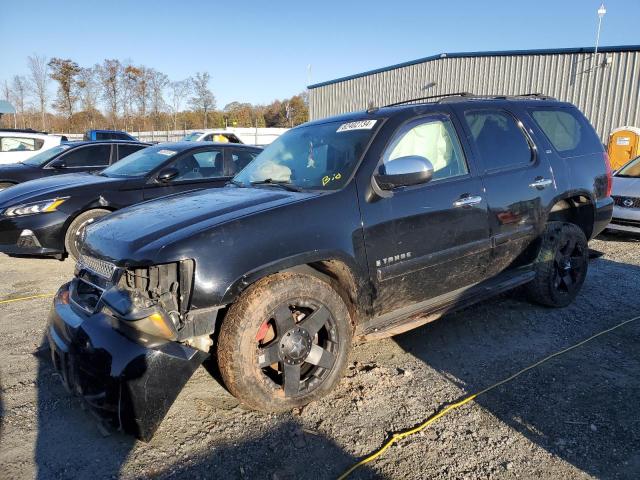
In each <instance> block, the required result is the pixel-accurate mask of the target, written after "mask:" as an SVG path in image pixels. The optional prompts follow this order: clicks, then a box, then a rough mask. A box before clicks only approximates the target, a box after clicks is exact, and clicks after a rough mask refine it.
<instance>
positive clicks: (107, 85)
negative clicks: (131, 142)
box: [98, 59, 122, 128]
mask: <svg viewBox="0 0 640 480" xmlns="http://www.w3.org/2000/svg"><path fill="white" fill-rule="evenodd" d="M98 76H99V78H100V84H101V85H102V97H103V98H104V100H105V101H106V102H107V108H108V112H109V116H110V118H111V124H112V126H113V128H116V121H117V119H118V109H119V106H120V100H121V96H122V92H121V89H120V86H121V83H122V79H121V77H122V64H121V63H120V61H119V60H115V59H112V60H105V61H104V62H102V65H100V67H99V70H98Z"/></svg>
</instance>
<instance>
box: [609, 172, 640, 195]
mask: <svg viewBox="0 0 640 480" xmlns="http://www.w3.org/2000/svg"><path fill="white" fill-rule="evenodd" d="M611 194H612V195H616V196H619V197H640V178H628V177H613V189H612V192H611Z"/></svg>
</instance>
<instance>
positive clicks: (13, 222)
mask: <svg viewBox="0 0 640 480" xmlns="http://www.w3.org/2000/svg"><path fill="white" fill-rule="evenodd" d="M261 151H262V150H261V149H260V148H259V147H254V146H249V145H240V144H219V143H213V142H199V143H193V142H180V143H164V144H160V145H155V146H153V147H148V148H145V149H142V150H139V151H137V152H135V153H133V154H131V155H129V156H128V157H127V158H125V159H123V160H121V161H119V162H118V163H116V164H114V165H111V166H110V167H109V168H107V169H105V170H103V171H101V172H96V173H93V174H92V173H75V174H69V175H59V176H55V177H48V178H42V179H39V180H33V181H30V182H26V183H23V184H20V185H16V186H13V187H11V188H8V189H5V190H3V191H1V192H0V252H3V253H6V254H8V255H14V256H15V255H17V256H22V255H38V256H41V255H44V256H55V257H57V258H60V259H62V258H64V256H65V255H66V254H69V255H71V256H72V257H74V258H77V256H78V250H77V246H76V242H77V239H78V236H79V235H80V234H81V233H82V231H83V229H84V227H85V226H86V225H88V224H89V223H91V222H93V221H95V220H97V219H98V218H100V217H103V216H105V215H108V214H109V213H111V212H113V211H115V210H118V209H120V208H123V207H126V206H129V205H132V204H134V203H139V202H142V201H144V200H150V199H153V198H157V197H161V196H165V195H170V194H174V193H178V192H183V191H187V190H194V189H201V188H209V187H222V186H224V185H225V183H226V182H227V181H228V180H229V179H231V177H232V176H233V175H235V173H236V172H238V171H239V170H241V169H242V168H244V167H245V166H246V165H247V164H248V163H249V162H250V161H251V160H253V158H255V157H256V156H257V155H258V154H259V153H260V152H261ZM150 220H153V219H150Z"/></svg>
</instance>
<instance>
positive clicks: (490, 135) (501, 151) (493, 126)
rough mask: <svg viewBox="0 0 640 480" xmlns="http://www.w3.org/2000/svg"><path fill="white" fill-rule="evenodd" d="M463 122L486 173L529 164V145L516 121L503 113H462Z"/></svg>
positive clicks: (485, 111) (494, 111)
mask: <svg viewBox="0 0 640 480" xmlns="http://www.w3.org/2000/svg"><path fill="white" fill-rule="evenodd" d="M464 118H465V121H466V122H467V125H468V126H469V130H471V136H472V138H473V141H474V142H475V145H476V148H477V150H478V153H479V154H480V158H481V159H482V161H483V163H484V166H485V169H486V170H494V169H499V168H505V167H513V166H517V165H526V164H528V163H529V162H530V161H531V159H532V152H531V147H530V146H529V142H528V141H527V138H526V137H525V135H524V132H523V131H522V129H521V128H520V126H519V125H518V122H517V121H516V119H515V118H513V117H512V116H511V115H510V114H508V113H507V112H503V111H498V110H474V111H467V112H465V113H464Z"/></svg>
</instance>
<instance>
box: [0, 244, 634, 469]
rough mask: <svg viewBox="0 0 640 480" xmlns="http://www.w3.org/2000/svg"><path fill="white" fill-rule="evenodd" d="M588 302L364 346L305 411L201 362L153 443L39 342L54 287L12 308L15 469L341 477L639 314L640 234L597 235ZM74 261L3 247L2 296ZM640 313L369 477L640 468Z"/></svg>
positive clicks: (53, 275) (520, 308) (2, 419)
mask: <svg viewBox="0 0 640 480" xmlns="http://www.w3.org/2000/svg"><path fill="white" fill-rule="evenodd" d="M591 247H592V248H594V249H596V250H599V251H602V252H604V256H602V257H601V258H599V259H597V260H594V261H592V263H591V265H590V272H589V276H588V279H587V282H586V284H585V286H584V288H583V290H582V293H581V295H580V296H579V298H578V299H577V301H576V302H575V303H574V304H573V305H572V306H570V307H568V308H566V309H562V310H550V309H546V308H542V307H537V306H532V305H530V304H528V303H527V302H525V301H524V300H523V299H521V298H520V296H519V295H518V294H517V293H515V294H510V295H505V296H501V297H498V298H496V299H493V300H490V301H487V302H484V303H482V304H479V305H476V306H474V307H472V308H469V309H466V310H464V311H461V312H458V313H456V314H453V315H449V316H448V317H446V318H444V319H442V320H440V321H438V322H435V323H432V324H430V325H427V326H425V327H422V328H420V329H417V330H414V331H411V332H409V333H406V334H403V335H400V336H398V337H394V338H391V339H386V340H382V341H378V342H373V343H369V344H364V345H359V346H357V347H355V348H354V350H353V353H352V357H351V361H350V364H349V369H348V372H347V375H346V378H345V379H344V380H343V381H342V382H341V384H340V385H339V387H338V388H337V389H336V390H335V391H334V392H333V393H332V394H331V395H329V396H328V397H326V398H324V399H322V400H320V401H318V402H315V403H313V404H311V405H309V406H307V407H306V408H304V409H303V410H302V411H295V412H292V413H287V414H281V415H266V414H261V413H256V412H252V411H248V410H245V409H243V408H242V406H240V405H238V403H237V401H235V399H234V398H233V397H231V396H230V395H229V394H228V393H226V391H225V390H224V389H223V388H221V387H220V386H219V385H218V384H217V383H216V382H215V381H214V380H213V379H212V377H211V376H210V375H209V373H208V372H207V371H206V370H205V368H201V369H200V370H198V372H196V374H195V376H194V377H193V378H192V380H191V381H190V382H189V383H188V384H187V386H186V388H185V389H184V390H183V392H182V393H181V394H180V396H179V397H178V400H177V401H176V403H175V404H174V406H173V407H172V408H171V410H170V412H169V414H168V416H167V418H166V419H165V420H164V422H163V424H162V425H161V427H160V429H159V430H158V432H157V434H156V436H155V437H154V438H153V440H152V441H151V442H150V443H147V444H145V443H142V442H138V441H135V440H134V439H132V438H131V437H128V436H125V435H122V434H119V433H115V432H112V433H111V434H109V435H105V434H104V433H101V431H100V429H99V428H97V425H96V423H95V422H94V421H93V418H92V417H91V416H90V414H89V413H88V412H85V411H83V410H82V409H81V406H80V403H79V402H78V401H77V400H76V399H73V398H72V397H70V396H69V395H68V394H67V393H66V392H65V390H64V389H63V387H62V386H61V384H60V381H59V379H58V378H57V375H56V374H55V373H54V371H53V370H52V368H51V366H50V364H49V361H48V358H47V357H46V355H43V354H38V353H37V351H38V348H39V346H40V344H41V340H42V333H43V330H44V326H45V323H46V316H47V312H48V309H49V303H50V299H35V300H28V301H24V302H17V303H9V304H4V305H0V326H1V327H2V334H1V335H0V478H2V479H13V478H17V479H22V478H34V477H37V478H42V479H45V478H46V479H48V478H55V479H62V478H92V479H102V478H125V479H135V478H147V477H154V478H239V479H240V478H252V479H253V478H265V479H272V480H277V479H293V478H302V477H304V478H335V477H337V476H338V475H339V474H340V473H341V472H342V471H343V470H344V469H346V468H347V467H348V466H350V465H351V464H352V463H353V462H355V461H356V460H357V459H359V458H361V457H362V456H364V455H365V454H367V453H368V452H371V451H373V450H374V449H376V448H377V447H379V446H380V445H381V444H382V443H383V442H384V440H385V439H387V438H388V437H389V435H390V433H392V432H394V431H397V430H402V429H406V428H410V427H413V426H415V425H416V424H418V423H419V422H421V421H422V420H423V419H425V418H427V417H429V416H430V415H433V414H434V413H435V412H437V411H438V410H440V409H441V408H442V407H443V406H446V405H447V404H450V403H452V402H454V401H456V400H459V399H460V398H462V397H463V396H465V395H466V394H468V393H472V392H475V391H478V390H480V389H482V388H484V387H486V386H488V385H491V384H493V383H494V382H496V381H497V380H499V379H501V378H503V377H506V376H508V375H509V374H511V373H514V372H516V371H518V370H519V369H521V368H523V367H525V366H527V365H529V364H531V363H533V362H535V361H536V360H538V359H541V358H542V357H544V356H546V355H548V354H550V353H553V352H555V351H557V350H560V349H562V348H565V347H567V346H570V345H572V344H573V343H576V342H577V341H579V340H581V339H583V338H586V337H588V336H590V335H592V334H594V333H596V332H599V331H601V330H604V329H606V328H608V327H611V326H613V325H615V324H617V323H619V322H621V321H623V320H626V319H629V318H632V317H634V316H636V315H640V296H639V295H638V284H639V283H640V242H639V241H634V240H631V239H624V238H623V237H617V236H616V237H605V238H601V239H598V240H595V241H593V242H592V243H591ZM72 271H73V265H72V264H71V262H69V261H67V262H64V263H61V262H58V261H56V260H46V259H10V258H8V257H5V256H2V255H0V272H1V273H2V280H3V281H2V282H1V283H0V299H5V298H13V297H18V296H22V295H32V294H38V293H52V292H54V291H55V289H56V288H57V287H58V286H59V285H60V284H61V283H63V282H64V281H65V280H66V279H68V278H70V277H71V275H72ZM639 344H640V322H637V323H632V324H629V325H627V326H625V327H623V328H621V329H619V330H616V331H615V332H612V333H610V334H607V335H606V336H603V337H600V338H598V339H596V340H594V341H593V342H590V343H589V344H587V345H585V346H583V347H580V348H578V349H576V350H573V351H571V352H569V353H567V354H566V355H563V356H562V357H559V358H556V359H554V360H552V361H550V362H548V363H545V364H544V365H542V366H541V367H539V368H537V369H535V370H532V371H530V372H527V373H526V374H524V375H523V376H521V377H519V378H518V379H516V380H515V381H513V382H511V383H508V384H506V385H504V386H502V387H500V388H498V389H496V390H494V391H492V392H490V393H488V394H486V395H484V396H481V397H479V398H478V399H476V401H474V402H472V403H470V404H468V405H466V406H464V407H462V408H460V409H457V410H455V411H453V412H451V413H450V414H448V415H447V416H445V417H444V418H442V419H441V420H439V421H438V422H437V423H435V424H434V425H433V426H431V427H429V428H427V429H426V430H425V431H423V432H422V433H420V434H417V435H415V436H412V437H409V438H407V439H406V440H403V441H402V442H401V443H400V444H399V445H397V446H394V447H392V448H391V449H389V450H388V451H387V453H386V454H385V455H384V456H383V457H381V458H380V459H378V460H377V461H375V462H373V463H371V464H369V465H368V466H367V467H365V468H362V469H361V470H358V471H357V472H356V473H355V474H354V476H353V477H354V478H416V479H417V478H436V479H461V478H469V479H477V478H536V479H547V478H562V479H574V478H615V479H618V478H620V479H623V478H625V479H626V478H628V479H637V478H640V414H639V413H638V407H639V406H640V401H639V400H638V399H639V398H640V351H639V349H638V345H639Z"/></svg>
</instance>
